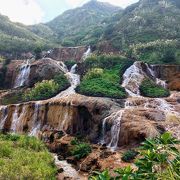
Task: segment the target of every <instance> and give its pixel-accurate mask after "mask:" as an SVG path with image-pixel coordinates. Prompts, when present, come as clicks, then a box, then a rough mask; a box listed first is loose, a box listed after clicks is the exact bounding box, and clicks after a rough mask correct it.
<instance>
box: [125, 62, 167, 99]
mask: <svg viewBox="0 0 180 180" xmlns="http://www.w3.org/2000/svg"><path fill="white" fill-rule="evenodd" d="M145 67H146V68H145ZM149 76H150V78H152V79H153V80H154V81H155V83H156V84H158V85H160V86H162V87H164V88H166V87H167V84H166V81H163V80H161V79H159V78H157V77H156V72H155V71H154V69H153V66H150V65H148V64H143V63H142V62H139V61H137V62H135V63H134V64H133V65H132V66H130V67H129V68H128V69H127V70H126V71H125V73H124V74H123V83H122V87H124V88H125V90H126V92H127V93H128V94H129V96H131V97H140V91H139V87H140V85H141V83H142V81H143V80H144V79H145V78H146V77H149Z"/></svg>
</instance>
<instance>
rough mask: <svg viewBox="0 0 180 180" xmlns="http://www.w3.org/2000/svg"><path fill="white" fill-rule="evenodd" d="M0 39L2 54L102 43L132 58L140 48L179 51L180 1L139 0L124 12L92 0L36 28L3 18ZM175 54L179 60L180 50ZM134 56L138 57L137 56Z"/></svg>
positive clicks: (0, 25) (0, 17) (0, 23)
mask: <svg viewBox="0 0 180 180" xmlns="http://www.w3.org/2000/svg"><path fill="white" fill-rule="evenodd" d="M0 38H1V41H0V51H1V52H14V51H16V52H17V51H21V52H24V51H29V50H32V49H33V48H34V47H36V46H39V45H40V46H41V47H45V46H46V47H47V46H48V47H57V46H61V45H62V46H78V45H95V46H96V47H97V48H98V47H99V45H100V44H103V43H104V44H105V43H107V44H109V45H110V46H111V47H112V49H114V50H115V51H125V52H127V50H128V51H131V53H130V54H131V55H132V52H135V50H136V49H137V48H140V49H141V50H142V47H143V48H144V47H146V48H148V47H149V46H153V48H154V47H157V46H158V44H159V45H161V46H167V47H168V48H169V46H170V47H172V48H171V51H174V49H176V50H177V49H179V38H180V2H179V0H140V1H139V2H137V3H135V4H132V5H130V6H129V7H127V8H126V9H124V10H123V9H121V8H118V7H116V6H113V5H110V4H108V3H103V2H98V1H97V0H91V1H89V2H88V3H86V4H84V5H83V6H82V7H78V8H75V9H71V10H68V11H65V12H64V13H63V14H61V15H60V16H58V17H56V18H55V19H53V20H52V21H50V22H48V23H46V24H37V25H33V26H25V25H22V24H19V23H13V22H11V21H10V20H9V19H8V18H7V17H5V16H2V15H1V16H0ZM166 40H168V41H166ZM169 40H170V41H169ZM148 43H150V44H149V45H148ZM167 44H168V45H167ZM48 47H47V48H48ZM167 47H166V48H167ZM141 50H140V51H141ZM176 50H175V51H176ZM155 51H159V49H158V50H157V49H156V50H155ZM128 53H129V52H128ZM150 53H151V52H150ZM175 53H176V54H175V56H178V57H179V55H178V54H179V51H177V52H175ZM133 56H136V58H139V56H138V55H137V54H133ZM143 56H144V55H143ZM156 56H157V54H156V55H155V56H154V58H156ZM141 58H142V57H141ZM143 58H144V59H146V58H149V57H148V56H144V57H143Z"/></svg>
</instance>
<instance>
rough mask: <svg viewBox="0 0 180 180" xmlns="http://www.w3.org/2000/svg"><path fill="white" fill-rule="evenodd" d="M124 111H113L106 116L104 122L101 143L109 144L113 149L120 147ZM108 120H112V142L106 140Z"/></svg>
mask: <svg viewBox="0 0 180 180" xmlns="http://www.w3.org/2000/svg"><path fill="white" fill-rule="evenodd" d="M123 113H124V109H122V110H119V111H117V112H115V113H112V114H111V115H110V116H108V117H106V118H105V119H104V120H103V124H102V136H103V139H102V140H101V144H108V147H109V148H111V149H112V150H116V149H117V147H118V142H119V133H120V130H121V119H122V116H123ZM108 121H112V126H111V139H110V142H107V141H106V125H107V123H108Z"/></svg>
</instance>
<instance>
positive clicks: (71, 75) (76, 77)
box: [53, 62, 80, 99]
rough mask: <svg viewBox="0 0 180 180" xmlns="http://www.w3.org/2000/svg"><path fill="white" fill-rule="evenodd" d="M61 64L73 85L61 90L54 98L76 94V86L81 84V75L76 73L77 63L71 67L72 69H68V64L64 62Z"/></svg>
mask: <svg viewBox="0 0 180 180" xmlns="http://www.w3.org/2000/svg"><path fill="white" fill-rule="evenodd" d="M60 66H61V69H62V71H63V72H64V73H65V76H66V77H67V79H68V80H69V82H70V84H71V86H70V87H69V88H68V89H66V90H64V91H62V92H60V93H59V94H58V95H56V96H55V97H54V98H53V99H56V98H61V97H65V96H69V95H71V94H75V88H76V87H77V86H78V85H79V84H80V76H79V75H78V74H76V73H75V72H76V67H77V64H74V65H73V66H72V67H71V69H70V71H68V68H67V67H66V65H65V64H64V63H63V62H61V63H60Z"/></svg>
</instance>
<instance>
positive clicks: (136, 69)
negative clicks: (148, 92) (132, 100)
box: [122, 62, 145, 97]
mask: <svg viewBox="0 0 180 180" xmlns="http://www.w3.org/2000/svg"><path fill="white" fill-rule="evenodd" d="M144 76H145V74H144V72H143V69H142V67H141V62H135V63H134V64H133V65H132V66H130V67H129V68H128V69H127V70H126V71H125V73H124V74H123V83H122V87H124V88H125V90H126V92H127V93H128V94H129V95H130V96H132V97H134V96H140V91H139V86H140V85H141V82H142V81H143V79H144Z"/></svg>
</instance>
